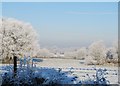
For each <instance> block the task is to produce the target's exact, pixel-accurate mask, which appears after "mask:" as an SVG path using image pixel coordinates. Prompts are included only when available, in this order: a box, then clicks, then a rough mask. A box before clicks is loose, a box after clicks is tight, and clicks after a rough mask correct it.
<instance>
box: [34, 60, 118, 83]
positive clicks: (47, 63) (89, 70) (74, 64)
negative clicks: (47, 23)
mask: <svg viewBox="0 0 120 86" xmlns="http://www.w3.org/2000/svg"><path fill="white" fill-rule="evenodd" d="M82 63H84V61H81V60H73V59H55V58H54V59H53V58H52V59H43V62H39V63H36V66H37V67H39V66H40V67H48V68H56V69H57V68H62V70H63V71H68V70H71V71H73V73H74V74H75V75H77V76H78V77H79V79H80V80H84V79H86V78H88V77H86V74H89V75H90V76H92V75H94V74H95V72H96V70H95V68H96V69H99V68H101V69H107V73H108V74H106V77H107V79H108V80H109V81H110V84H117V83H118V67H113V66H95V65H89V66H88V65H84V64H82Z"/></svg>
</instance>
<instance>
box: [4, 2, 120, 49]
mask: <svg viewBox="0 0 120 86" xmlns="http://www.w3.org/2000/svg"><path fill="white" fill-rule="evenodd" d="M117 13H118V4H117V2H111V3H110V2H90V3H88V2H75V3H74V2H71V3H70V2H66V3H65V2H64V3H62V2H60V3H57V2H56V3H55V2H50V3H43V2H36V3H35V2H21V3H20V2H19V3H18V2H16V3H12V2H10V3H3V4H2V15H3V17H8V18H16V19H18V20H22V21H25V22H30V23H31V24H32V25H33V27H34V28H35V30H36V31H37V32H38V34H39V36H40V37H39V39H40V44H41V46H42V47H45V46H48V47H52V46H58V47H81V46H87V45H89V44H90V43H92V42H93V41H97V40H103V41H104V42H105V43H106V45H111V44H112V42H113V41H115V40H117V36H118V14H117Z"/></svg>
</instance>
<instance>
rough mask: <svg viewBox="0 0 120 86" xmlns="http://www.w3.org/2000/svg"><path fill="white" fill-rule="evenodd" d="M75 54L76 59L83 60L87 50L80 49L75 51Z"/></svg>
mask: <svg viewBox="0 0 120 86" xmlns="http://www.w3.org/2000/svg"><path fill="white" fill-rule="evenodd" d="M76 54H77V57H76V59H84V58H85V57H86V56H87V49H86V48H85V47H82V48H80V49H78V50H77V52H76Z"/></svg>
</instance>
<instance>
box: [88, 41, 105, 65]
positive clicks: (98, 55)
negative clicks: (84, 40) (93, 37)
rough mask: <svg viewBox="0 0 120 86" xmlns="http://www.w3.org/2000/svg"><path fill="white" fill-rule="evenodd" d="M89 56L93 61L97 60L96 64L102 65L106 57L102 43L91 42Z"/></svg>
mask: <svg viewBox="0 0 120 86" xmlns="http://www.w3.org/2000/svg"><path fill="white" fill-rule="evenodd" d="M89 55H90V56H92V57H93V59H94V60H97V62H98V64H102V63H103V62H104V61H105V60H104V59H105V57H106V47H105V45H104V43H103V41H96V42H93V43H92V44H91V45H90V46H89Z"/></svg>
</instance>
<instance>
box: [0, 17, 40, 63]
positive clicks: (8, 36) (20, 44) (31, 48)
mask: <svg viewBox="0 0 120 86" xmlns="http://www.w3.org/2000/svg"><path fill="white" fill-rule="evenodd" d="M0 24H2V27H0V39H1V40H0V57H1V59H2V60H3V61H4V60H9V59H10V58H12V57H13V55H16V56H18V57H23V56H24V55H28V54H29V55H30V56H35V55H36V53H37V50H38V49H39V44H38V38H37V37H38V35H37V33H36V32H35V30H34V28H33V27H32V26H31V24H29V23H25V22H22V21H19V20H16V19H12V18H2V19H1V22H0Z"/></svg>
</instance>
